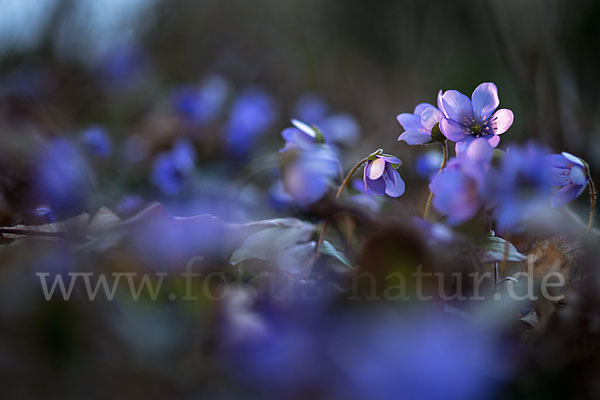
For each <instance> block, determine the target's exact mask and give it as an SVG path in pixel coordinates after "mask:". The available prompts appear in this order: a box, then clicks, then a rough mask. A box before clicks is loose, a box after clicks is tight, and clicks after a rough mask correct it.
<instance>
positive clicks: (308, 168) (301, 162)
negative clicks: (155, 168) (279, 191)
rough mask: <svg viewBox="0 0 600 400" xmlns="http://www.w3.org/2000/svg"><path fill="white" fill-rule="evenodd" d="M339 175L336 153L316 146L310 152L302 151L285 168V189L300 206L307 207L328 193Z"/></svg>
mask: <svg viewBox="0 0 600 400" xmlns="http://www.w3.org/2000/svg"><path fill="white" fill-rule="evenodd" d="M339 173H340V167H339V163H338V160H337V158H336V157H335V155H334V153H333V152H332V151H331V150H329V149H328V148H327V147H323V146H315V147H314V148H313V149H311V150H310V151H300V152H299V154H297V156H296V159H295V160H294V161H293V162H292V163H291V164H290V165H288V166H287V167H286V168H285V171H284V175H283V182H284V187H285V190H286V192H287V193H289V194H290V195H291V196H292V197H293V198H294V200H295V201H296V203H297V204H298V205H300V206H301V207H306V206H309V205H311V204H312V203H315V202H316V201H317V200H319V199H321V198H322V197H323V196H324V195H325V193H327V191H328V190H329V187H330V186H331V185H332V183H333V181H334V179H335V178H336V177H337V176H338V175H339Z"/></svg>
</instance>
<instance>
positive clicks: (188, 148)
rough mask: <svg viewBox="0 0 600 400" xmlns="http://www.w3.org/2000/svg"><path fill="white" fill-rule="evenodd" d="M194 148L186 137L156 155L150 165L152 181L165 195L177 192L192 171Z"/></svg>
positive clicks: (194, 157)
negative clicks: (169, 149)
mask: <svg viewBox="0 0 600 400" xmlns="http://www.w3.org/2000/svg"><path fill="white" fill-rule="evenodd" d="M195 162H196V150H195V149H194V147H193V145H192V144H191V143H190V142H189V141H188V140H186V139H181V140H179V141H177V143H175V146H174V147H173V149H172V150H171V151H169V152H164V153H161V154H159V155H157V156H156V158H155V159H154V164H153V166H152V182H153V183H154V185H156V187H158V188H159V189H160V190H161V191H162V192H163V193H164V194H165V195H167V196H172V195H175V194H177V193H178V192H179V191H180V190H181V188H182V187H183V185H184V184H185V180H186V178H187V177H188V176H189V174H190V173H191V172H192V171H193V169H194V166H195Z"/></svg>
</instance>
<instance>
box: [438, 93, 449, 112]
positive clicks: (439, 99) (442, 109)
mask: <svg viewBox="0 0 600 400" xmlns="http://www.w3.org/2000/svg"><path fill="white" fill-rule="evenodd" d="M443 95H444V92H442V91H441V90H440V91H439V92H438V95H437V106H438V110H440V111H441V112H442V114H444V116H445V117H447V116H448V114H446V110H444V102H443V101H442V97H443Z"/></svg>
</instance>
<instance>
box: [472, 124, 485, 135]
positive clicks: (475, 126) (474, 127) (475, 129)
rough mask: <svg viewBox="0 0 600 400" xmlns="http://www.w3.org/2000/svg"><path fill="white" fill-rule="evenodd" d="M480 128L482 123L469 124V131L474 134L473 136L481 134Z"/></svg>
mask: <svg viewBox="0 0 600 400" xmlns="http://www.w3.org/2000/svg"><path fill="white" fill-rule="evenodd" d="M482 128H483V126H482V125H479V124H473V125H471V132H473V133H474V134H475V136H479V135H480V134H481V130H482Z"/></svg>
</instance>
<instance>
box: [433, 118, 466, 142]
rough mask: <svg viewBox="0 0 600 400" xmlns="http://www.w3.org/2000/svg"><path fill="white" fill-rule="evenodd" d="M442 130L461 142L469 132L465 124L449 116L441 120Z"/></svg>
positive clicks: (452, 138) (449, 136)
mask: <svg viewBox="0 0 600 400" xmlns="http://www.w3.org/2000/svg"><path fill="white" fill-rule="evenodd" d="M440 130H441V131H442V133H443V134H444V136H446V137H447V138H448V139H450V140H452V141H453V142H460V141H461V140H463V139H464V138H465V137H466V136H467V133H468V131H467V129H466V128H465V127H464V126H462V125H461V124H459V123H458V122H455V121H453V120H451V119H448V118H442V119H441V120H440Z"/></svg>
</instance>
